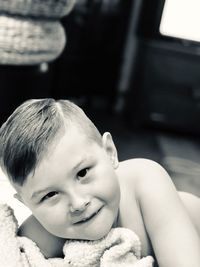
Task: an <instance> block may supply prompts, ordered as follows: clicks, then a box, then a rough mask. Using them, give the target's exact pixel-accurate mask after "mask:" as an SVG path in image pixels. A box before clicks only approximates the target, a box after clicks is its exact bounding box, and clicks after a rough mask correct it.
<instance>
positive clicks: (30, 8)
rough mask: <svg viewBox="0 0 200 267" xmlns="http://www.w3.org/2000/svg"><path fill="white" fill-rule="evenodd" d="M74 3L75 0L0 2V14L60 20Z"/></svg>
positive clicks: (0, 0) (2, 0) (5, 0)
mask: <svg viewBox="0 0 200 267" xmlns="http://www.w3.org/2000/svg"><path fill="white" fill-rule="evenodd" d="M74 3H75V0H0V13H2V12H3V13H6V14H11V15H22V16H34V17H46V18H61V17H62V16H65V15H67V14H68V13H69V12H70V11H71V9H72V7H73V6H74Z"/></svg>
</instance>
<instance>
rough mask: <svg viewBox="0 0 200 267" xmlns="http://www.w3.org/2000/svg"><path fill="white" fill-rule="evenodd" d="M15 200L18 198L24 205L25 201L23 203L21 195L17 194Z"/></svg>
mask: <svg viewBox="0 0 200 267" xmlns="http://www.w3.org/2000/svg"><path fill="white" fill-rule="evenodd" d="M14 198H16V199H17V200H19V201H20V202H22V203H23V204H24V201H23V199H22V197H21V196H20V194H18V193H15V194H14Z"/></svg>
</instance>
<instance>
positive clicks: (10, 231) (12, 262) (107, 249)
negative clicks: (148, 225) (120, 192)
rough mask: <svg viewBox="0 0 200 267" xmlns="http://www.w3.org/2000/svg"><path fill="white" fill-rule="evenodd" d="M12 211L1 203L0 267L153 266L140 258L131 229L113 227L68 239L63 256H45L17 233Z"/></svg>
mask: <svg viewBox="0 0 200 267" xmlns="http://www.w3.org/2000/svg"><path fill="white" fill-rule="evenodd" d="M17 228H18V223H17V220H16V218H15V216H14V213H13V210H12V209H11V208H10V207H9V206H8V205H7V204H0V240H1V243H0V244H1V245H0V246H1V247H0V266H2V267H3V266H6V267H52V266H53V267H90V266H91V267H152V266H153V258H152V257H151V256H148V257H145V258H142V259H141V244H140V241H139V238H138V237H137V235H135V233H133V232H132V231H130V230H128V229H125V228H115V229H112V230H111V231H110V232H109V234H108V235H107V236H105V237H104V238H103V239H100V240H97V241H67V242H66V243H65V245H64V248H63V252H64V255H65V256H64V258H51V259H45V258H44V256H43V254H42V253H41V252H40V250H39V248H38V247H37V246H36V244H35V243H34V242H33V241H32V240H30V239H28V238H26V237H19V236H17Z"/></svg>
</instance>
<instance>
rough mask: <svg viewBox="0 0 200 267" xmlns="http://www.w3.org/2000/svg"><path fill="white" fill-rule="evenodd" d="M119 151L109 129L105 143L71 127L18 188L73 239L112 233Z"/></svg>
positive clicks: (55, 230) (47, 222)
mask: <svg viewBox="0 0 200 267" xmlns="http://www.w3.org/2000/svg"><path fill="white" fill-rule="evenodd" d="M115 152H116V151H115V147H114V144H113V143H112V138H111V137H110V135H109V134H108V133H105V134H104V135H103V146H102V147H100V146H99V145H98V144H97V143H95V142H94V141H91V140H88V138H87V137H86V136H85V135H84V134H83V133H80V130H78V129H77V128H76V127H70V129H69V130H68V131H67V133H65V134H64V135H63V136H62V137H61V138H60V140H59V142H58V143H57V144H56V145H55V146H54V145H53V146H52V147H50V149H49V151H48V153H47V154H46V155H45V156H44V158H43V159H42V160H41V162H40V163H39V165H38V166H37V168H36V170H35V172H34V173H33V174H32V175H29V176H28V178H27V181H26V182H25V183H24V185H23V186H22V187H21V186H17V188H16V189H17V191H18V192H19V195H20V198H21V199H22V201H23V202H24V204H25V205H27V206H28V207H29V208H30V209H31V211H32V213H33V215H34V216H35V217H36V218H37V220H38V221H39V222H40V223H41V224H42V225H43V227H44V228H46V230H47V231H49V232H50V233H52V234H54V235H56V236H59V237H63V238H69V239H86V240H96V239H99V238H101V237H103V236H105V235H106V234H107V233H108V231H109V230H110V228H111V227H112V225H113V224H114V222H115V220H116V218H117V214H118V206H119V199H120V189H119V184H118V179H117V176H116V172H115V168H117V165H118V162H117V155H116V153H115ZM112 161H113V163H112Z"/></svg>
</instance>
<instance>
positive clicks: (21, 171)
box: [0, 98, 102, 186]
mask: <svg viewBox="0 0 200 267" xmlns="http://www.w3.org/2000/svg"><path fill="white" fill-rule="evenodd" d="M70 124H76V125H77V126H78V127H77V129H78V130H80V131H81V132H83V133H84V134H86V135H87V137H88V138H89V139H91V140H92V141H94V142H97V143H98V144H99V145H102V143H101V134H100V133H99V131H98V129H97V128H96V127H95V125H94V124H93V123H92V121H91V120H90V119H89V118H88V117H87V116H86V114H85V113H84V112H83V110H82V109H81V108H79V107H78V106H77V105H75V104H74V103H72V102H71V101H68V100H54V99H52V98H45V99H31V100H27V101H26V102H24V103H23V104H22V105H20V106H19V107H18V108H17V109H16V110H15V111H14V112H13V113H12V114H11V116H10V117H9V118H8V119H7V121H6V122H5V123H4V124H3V125H2V127H1V128H0V158H1V167H2V169H3V170H4V171H5V172H6V173H7V175H8V177H9V179H10V180H11V181H12V182H13V183H16V184H19V185H21V186H22V185H23V183H24V182H25V181H26V178H27V176H28V175H29V174H30V173H31V172H32V171H34V170H35V168H36V167H37V164H38V162H39V161H40V159H41V157H42V156H43V155H44V153H45V152H47V150H48V148H49V146H50V144H51V143H52V142H53V140H55V137H56V136H57V135H58V133H60V132H61V130H62V129H67V127H70Z"/></svg>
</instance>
